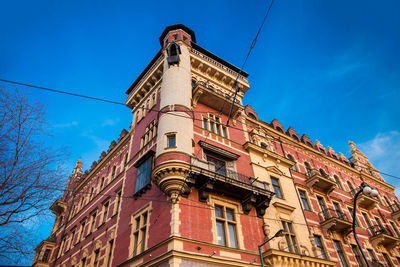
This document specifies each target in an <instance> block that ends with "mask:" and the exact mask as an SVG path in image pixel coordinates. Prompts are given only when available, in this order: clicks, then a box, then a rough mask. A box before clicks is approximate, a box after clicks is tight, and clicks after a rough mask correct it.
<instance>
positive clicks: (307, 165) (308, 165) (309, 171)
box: [304, 162, 312, 177]
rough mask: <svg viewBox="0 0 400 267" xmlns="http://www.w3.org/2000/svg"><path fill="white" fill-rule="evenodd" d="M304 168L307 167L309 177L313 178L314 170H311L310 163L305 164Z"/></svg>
mask: <svg viewBox="0 0 400 267" xmlns="http://www.w3.org/2000/svg"><path fill="white" fill-rule="evenodd" d="M304 166H306V171H307V175H308V177H311V176H312V169H311V166H310V164H309V163H308V162H304Z"/></svg>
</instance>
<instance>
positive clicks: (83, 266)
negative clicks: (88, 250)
mask: <svg viewBox="0 0 400 267" xmlns="http://www.w3.org/2000/svg"><path fill="white" fill-rule="evenodd" d="M85 265H86V258H83V259H82V260H81V267H85Z"/></svg>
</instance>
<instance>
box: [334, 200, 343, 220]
mask: <svg viewBox="0 0 400 267" xmlns="http://www.w3.org/2000/svg"><path fill="white" fill-rule="evenodd" d="M332 204H333V208H334V209H335V211H336V214H337V217H338V218H339V219H342V220H345V219H346V217H345V215H344V214H343V213H342V210H341V208H340V205H339V203H337V202H332Z"/></svg>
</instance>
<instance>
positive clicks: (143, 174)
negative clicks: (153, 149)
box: [136, 157, 152, 192]
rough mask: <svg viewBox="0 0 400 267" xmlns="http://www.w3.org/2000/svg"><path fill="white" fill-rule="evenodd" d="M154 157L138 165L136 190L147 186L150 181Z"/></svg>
mask: <svg viewBox="0 0 400 267" xmlns="http://www.w3.org/2000/svg"><path fill="white" fill-rule="evenodd" d="M151 162H152V157H150V158H148V159H147V160H145V162H143V163H142V164H141V165H140V166H139V167H138V173H137V179H136V192H138V191H139V190H140V189H142V188H143V187H145V186H146V185H147V184H148V183H149V182H150V173H151Z"/></svg>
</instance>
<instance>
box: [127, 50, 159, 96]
mask: <svg viewBox="0 0 400 267" xmlns="http://www.w3.org/2000/svg"><path fill="white" fill-rule="evenodd" d="M160 56H161V49H160V51H158V53H157V54H156V55H155V57H154V58H153V59H152V60H151V61H150V63H149V65H147V67H146V68H145V69H144V70H143V71H142V73H140V75H139V77H137V78H136V80H135V81H134V82H133V83H132V85H131V86H130V87H129V89H128V90H127V91H126V94H127V95H129V94H130V93H131V92H132V90H133V88H135V86H136V85H137V84H138V83H139V81H140V80H141V79H142V78H143V76H144V75H145V74H146V73H147V71H148V70H149V69H150V68H151V66H153V64H154V63H156V61H157V59H158V58H159V57H160Z"/></svg>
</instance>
